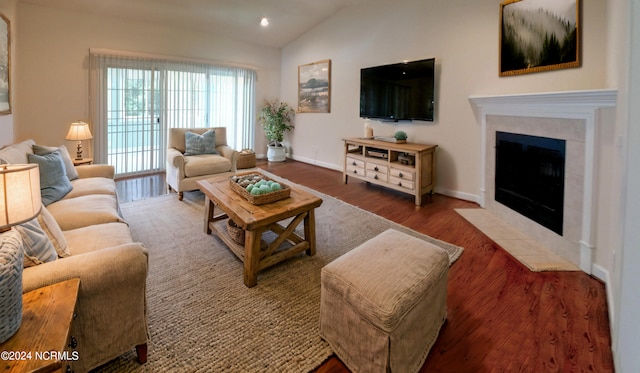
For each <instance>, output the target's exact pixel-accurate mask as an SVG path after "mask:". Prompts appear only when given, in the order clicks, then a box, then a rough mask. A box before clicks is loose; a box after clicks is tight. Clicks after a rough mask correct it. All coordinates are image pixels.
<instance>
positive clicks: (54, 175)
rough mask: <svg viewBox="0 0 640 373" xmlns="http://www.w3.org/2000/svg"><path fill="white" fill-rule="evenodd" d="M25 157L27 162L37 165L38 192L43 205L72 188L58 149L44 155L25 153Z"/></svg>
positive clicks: (64, 194)
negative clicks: (38, 177) (38, 175)
mask: <svg viewBox="0 0 640 373" xmlns="http://www.w3.org/2000/svg"><path fill="white" fill-rule="evenodd" d="M27 159H28V160H29V163H35V164H37V165H38V167H39V171H40V194H41V196H42V203H44V205H45V206H48V205H49V204H51V203H52V202H55V201H58V200H60V199H61V198H62V197H64V196H66V195H67V193H69V192H70V191H71V189H73V187H72V186H71V181H69V178H68V177H67V172H66V170H65V167H64V162H63V160H62V154H60V151H58V150H56V151H54V152H51V153H49V154H45V155H36V154H27Z"/></svg>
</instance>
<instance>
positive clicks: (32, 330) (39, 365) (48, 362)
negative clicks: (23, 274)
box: [0, 278, 80, 373]
mask: <svg viewBox="0 0 640 373" xmlns="http://www.w3.org/2000/svg"><path fill="white" fill-rule="evenodd" d="M79 288H80V279H78V278H74V279H71V280H67V281H63V282H59V283H56V284H53V285H49V286H45V287H43V288H40V289H36V290H33V291H30V292H28V293H25V294H23V296H22V324H21V325H20V328H19V329H18V331H17V332H16V334H14V335H13V336H12V337H11V338H9V339H8V340H6V341H5V342H4V343H2V345H0V352H1V353H2V359H1V360H0V370H1V371H3V372H38V373H41V372H63V371H65V369H66V364H64V361H65V360H74V359H78V358H80V356H78V353H77V352H75V351H69V350H68V347H71V348H72V349H73V348H74V347H75V343H76V342H75V340H73V337H70V336H69V331H70V329H71V323H72V321H73V315H74V312H75V308H76V301H77V299H78V289H79ZM70 338H71V339H72V340H71V341H69V339H70Z"/></svg>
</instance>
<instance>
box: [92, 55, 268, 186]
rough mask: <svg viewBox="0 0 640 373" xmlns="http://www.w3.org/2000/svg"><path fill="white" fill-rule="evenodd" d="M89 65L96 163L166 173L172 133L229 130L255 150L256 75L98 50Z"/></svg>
mask: <svg viewBox="0 0 640 373" xmlns="http://www.w3.org/2000/svg"><path fill="white" fill-rule="evenodd" d="M91 65H92V66H91V85H92V87H91V91H92V97H94V99H92V105H91V106H92V122H93V126H94V136H95V147H94V148H95V149H94V151H95V154H94V158H95V159H96V161H97V162H103V163H108V164H111V165H113V166H115V168H116V175H118V176H122V175H131V174H141V173H148V172H156V171H160V170H163V169H164V167H165V163H164V162H165V161H164V160H165V157H166V155H165V152H166V148H167V144H166V142H167V139H166V138H167V135H166V134H167V130H168V129H169V128H194V127H226V128H227V142H228V143H229V145H230V146H231V147H233V148H234V149H238V150H240V149H244V148H253V145H254V129H255V113H254V110H255V81H256V72H255V70H252V69H247V68H237V67H227V66H215V65H210V64H203V63H192V62H181V61H166V60H161V59H155V58H135V57H130V56H114V55H111V54H107V53H93V52H92V53H91Z"/></svg>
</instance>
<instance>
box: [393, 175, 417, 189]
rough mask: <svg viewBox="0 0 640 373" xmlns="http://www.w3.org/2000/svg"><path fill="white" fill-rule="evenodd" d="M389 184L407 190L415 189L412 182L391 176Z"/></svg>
mask: <svg viewBox="0 0 640 373" xmlns="http://www.w3.org/2000/svg"><path fill="white" fill-rule="evenodd" d="M389 184H392V185H395V186H397V187H400V188H403V189H407V190H414V189H415V184H414V182H413V181H412V180H407V179H403V178H399V177H395V176H389Z"/></svg>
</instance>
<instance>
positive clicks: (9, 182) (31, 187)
mask: <svg viewBox="0 0 640 373" xmlns="http://www.w3.org/2000/svg"><path fill="white" fill-rule="evenodd" d="M41 207H42V201H41V199H40V173H39V171H38V165H36V164H9V165H0V232H2V231H4V230H6V229H7V228H9V227H11V226H13V225H16V224H21V223H24V222H26V221H29V220H31V219H33V218H34V217H35V216H36V215H38V213H39V212H40V208H41Z"/></svg>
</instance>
